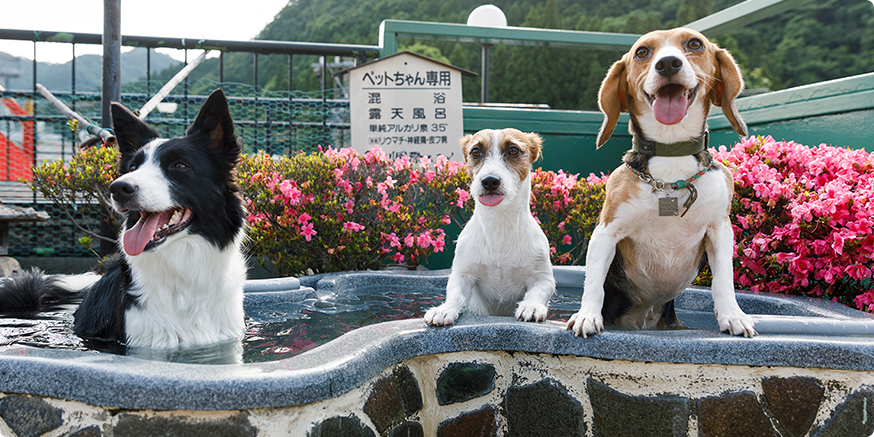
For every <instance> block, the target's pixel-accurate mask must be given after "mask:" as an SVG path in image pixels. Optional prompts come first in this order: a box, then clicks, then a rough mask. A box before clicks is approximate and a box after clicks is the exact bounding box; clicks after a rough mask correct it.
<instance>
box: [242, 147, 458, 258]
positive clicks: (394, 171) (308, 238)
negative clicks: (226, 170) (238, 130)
mask: <svg viewBox="0 0 874 437" xmlns="http://www.w3.org/2000/svg"><path fill="white" fill-rule="evenodd" d="M462 168H463V167H462V165H461V164H459V163H457V162H451V161H448V160H446V159H445V158H442V157H441V158H438V159H437V161H436V162H434V163H431V162H430V161H429V160H428V159H427V158H425V159H420V160H417V161H411V160H410V159H409V158H407V157H402V158H399V159H396V160H394V161H392V160H389V159H388V157H387V156H386V154H385V153H384V152H382V151H381V150H379V149H378V148H375V149H373V150H371V151H369V152H368V153H366V154H364V155H360V154H359V153H358V152H355V151H354V150H352V149H340V150H334V149H328V150H326V151H319V152H317V153H312V154H303V153H298V154H294V155H292V156H290V157H279V158H275V159H274V158H272V157H270V156H267V155H256V156H246V157H244V158H243V159H242V162H241V163H240V166H239V168H238V180H239V183H240V185H241V188H242V190H243V196H244V197H245V199H246V202H247V208H248V209H249V218H248V222H249V239H250V243H249V251H250V252H251V253H252V255H253V256H254V257H255V258H256V259H257V260H258V261H259V262H261V263H262V264H263V265H265V266H267V267H272V268H275V269H276V270H278V272H279V273H280V274H283V275H292V274H300V273H304V272H308V271H309V272H312V273H319V272H330V271H342V270H358V269H379V268H382V267H384V266H385V265H386V264H387V263H393V264H399V265H405V266H416V265H417V264H418V263H419V262H421V261H422V259H423V258H424V257H426V256H428V255H430V254H432V253H436V252H441V251H443V250H444V247H445V245H446V240H445V236H446V234H445V232H444V230H443V226H445V225H447V224H449V223H451V222H452V221H453V220H456V222H459V221H463V220H464V218H463V216H462V213H461V207H462V206H463V205H464V203H465V200H466V198H467V192H466V191H464V190H463V189H462V190H459V189H457V188H458V187H459V186H461V184H462V183H461V181H462V178H463V177H464V172H463V171H461V170H462ZM444 190H445V191H444Z"/></svg>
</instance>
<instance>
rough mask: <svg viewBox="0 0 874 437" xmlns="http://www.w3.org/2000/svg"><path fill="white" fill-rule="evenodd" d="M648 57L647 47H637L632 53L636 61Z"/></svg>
mask: <svg viewBox="0 0 874 437" xmlns="http://www.w3.org/2000/svg"><path fill="white" fill-rule="evenodd" d="M647 56H649V47H638V48H637V50H635V51H634V57H635V58H636V59H646V57H647Z"/></svg>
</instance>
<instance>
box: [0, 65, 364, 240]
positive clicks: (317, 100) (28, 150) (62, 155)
mask: <svg viewBox="0 0 874 437" xmlns="http://www.w3.org/2000/svg"><path fill="white" fill-rule="evenodd" d="M163 85H164V84H163V83H162V82H158V81H150V82H148V81H145V80H141V81H137V82H134V83H128V84H125V85H123V87H122V94H121V103H122V104H123V105H125V106H126V107H128V108H129V109H131V110H138V109H139V108H141V107H142V106H143V105H145V103H146V102H147V101H148V100H149V99H150V98H151V97H152V96H153V95H154V94H155V93H157V91H158V90H159V89H161V87H162V86H163ZM219 87H221V88H223V89H224V91H225V94H226V95H227V96H228V100H229V103H230V108H231V114H232V115H233V117H234V121H235V123H236V126H237V135H238V136H239V138H240V140H241V141H242V143H243V145H244V151H245V153H255V152H262V151H263V152H266V153H269V154H274V155H281V154H289V153H292V152H296V151H304V152H311V151H314V150H316V149H317V148H318V147H319V146H323V147H325V146H334V147H338V148H339V147H346V146H348V145H349V143H350V130H349V100H348V99H342V98H339V97H340V92H339V90H327V91H325V92H324V95H323V93H322V92H321V91H314V92H306V91H265V90H263V89H261V88H256V87H255V86H252V85H247V84H240V83H230V82H225V83H219V82H217V81H212V80H201V81H192V82H189V83H184V84H180V85H179V86H177V87H176V88H175V89H174V90H173V91H172V92H171V93H170V95H169V96H168V97H167V98H165V99H164V102H168V103H175V104H176V107H175V108H174V109H173V111H172V112H161V111H160V110H159V109H155V110H153V111H152V112H151V113H150V114H149V115H148V117H147V118H146V121H147V122H148V123H150V124H151V125H153V126H154V127H155V128H156V129H157V130H158V131H159V132H160V133H161V135H162V136H165V137H173V136H180V135H183V134H184V132H185V130H186V129H187V128H188V126H190V125H191V122H192V121H193V120H194V118H195V117H196V115H197V112H198V110H199V109H200V105H201V104H202V103H203V102H204V101H205V100H206V97H207V96H208V95H209V93H210V92H212V91H213V90H215V89H216V88H219ZM53 93H54V94H55V96H56V97H58V98H59V99H60V100H61V101H62V102H64V103H65V104H66V105H67V106H69V107H70V108H71V109H73V110H74V111H76V112H78V113H79V114H81V115H83V116H84V117H86V118H88V119H90V120H92V121H94V122H96V123H99V121H100V113H101V108H100V94H99V93H93V92H90V93H84V92H79V93H77V94H75V95H73V94H71V93H70V92H69V91H67V92H54V91H53ZM0 103H2V104H0V201H2V202H4V203H15V204H23V205H29V206H33V207H34V208H36V209H38V210H46V211H49V212H50V214H51V215H52V220H51V221H50V222H49V223H47V224H40V225H34V224H16V225H14V226H13V227H12V229H10V254H11V255H13V256H28V255H33V254H37V253H54V254H56V255H62V256H70V255H74V256H81V255H87V250H85V249H84V248H82V247H81V245H80V244H79V243H78V242H77V241H76V240H77V238H78V237H80V236H81V234H79V233H77V232H75V231H74V229H72V227H71V226H68V224H67V223H66V218H65V217H64V216H63V215H62V214H61V212H60V211H55V208H54V207H53V206H52V205H50V204H46V203H45V201H42V200H41V199H38V198H35V197H34V196H33V193H32V192H31V191H30V190H29V189H28V188H27V187H26V185H24V184H21V183H19V182H17V181H18V180H19V178H23V179H25V180H30V179H31V178H32V176H31V175H30V171H29V169H30V166H31V165H32V164H34V163H38V162H42V161H46V160H48V161H55V160H64V161H67V160H69V159H70V157H72V154H73V153H75V151H76V150H77V148H78V147H79V145H80V144H81V143H82V142H83V141H85V140H87V139H88V138H89V137H90V135H88V134H87V133H85V131H84V129H79V130H78V131H77V132H74V131H73V130H71V128H70V126H69V124H68V122H67V119H66V118H65V117H64V116H63V115H62V114H61V113H60V111H58V110H57V109H56V108H55V107H54V106H52V105H51V104H50V103H49V102H48V101H46V100H45V99H44V98H42V96H40V95H39V94H34V93H21V92H0ZM162 109H164V110H165V111H166V109H165V108H162ZM22 113H26V114H25V115H22ZM92 219H93V220H96V217H93V218H92Z"/></svg>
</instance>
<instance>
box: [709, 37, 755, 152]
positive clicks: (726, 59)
mask: <svg viewBox="0 0 874 437" xmlns="http://www.w3.org/2000/svg"><path fill="white" fill-rule="evenodd" d="M716 68H717V72H716V79H717V81H716V85H715V86H714V87H713V89H711V90H710V101H711V102H712V103H713V104H714V105H716V106H720V107H722V113H723V114H725V118H727V119H728V122H729V123H731V127H732V129H734V131H735V132H737V133H738V135H740V136H744V137H745V136H747V135H749V134H748V133H747V125H746V123H744V121H743V119H742V118H740V113H739V112H738V111H737V107H736V106H735V104H734V99H736V98H737V96H738V94H740V92H741V91H743V89H744V79H743V76H742V75H741V72H740V67H738V66H737V63H736V62H734V58H732V57H731V54H730V53H728V50H725V49H716Z"/></svg>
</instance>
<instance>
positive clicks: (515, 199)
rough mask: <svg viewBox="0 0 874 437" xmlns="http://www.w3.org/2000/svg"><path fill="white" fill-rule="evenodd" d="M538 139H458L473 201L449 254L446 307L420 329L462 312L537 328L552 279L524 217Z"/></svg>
mask: <svg viewBox="0 0 874 437" xmlns="http://www.w3.org/2000/svg"><path fill="white" fill-rule="evenodd" d="M542 147H543V140H542V139H541V138H540V136H539V135H537V134H534V133H523V132H520V131H518V130H516V129H503V130H490V129H486V130H482V131H479V132H477V133H476V134H474V135H466V136H465V137H464V138H462V139H461V148H462V151H463V153H464V161H465V164H466V165H467V173H468V175H469V176H470V180H471V184H470V187H471V188H470V191H471V195H472V196H473V199H474V201H475V203H476V205H475V206H474V210H473V216H472V217H471V218H470V221H468V223H467V225H465V227H464V229H463V230H462V231H461V234H460V235H459V236H458V241H457V244H456V249H455V258H454V259H453V261H452V273H451V274H450V275H449V281H448V283H447V284H446V302H445V303H444V304H443V305H440V306H438V307H434V308H431V309H429V310H428V311H427V312H426V313H425V323H427V324H429V325H434V326H446V325H451V324H452V323H454V322H455V320H456V319H458V315H459V313H460V312H461V311H462V310H463V309H464V308H465V307H467V308H468V309H470V311H472V312H474V313H476V314H479V315H485V316H510V315H515V316H516V319H519V320H524V321H526V322H528V321H537V322H542V321H544V320H546V312H547V309H548V308H547V306H548V305H549V298H550V297H551V296H552V295H553V293H555V278H554V277H553V275H552V264H551V262H550V259H549V242H548V241H547V239H546V235H544V233H543V230H542V229H540V225H538V224H537V221H535V220H534V216H532V215H531V208H530V206H529V201H530V199H531V164H532V163H533V162H534V161H536V160H537V159H538V158H540V150H541V149H542Z"/></svg>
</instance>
